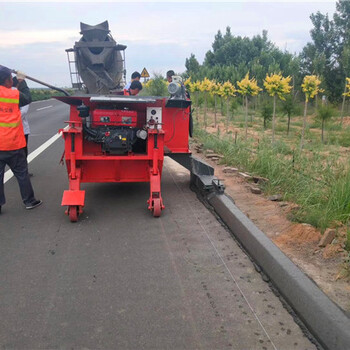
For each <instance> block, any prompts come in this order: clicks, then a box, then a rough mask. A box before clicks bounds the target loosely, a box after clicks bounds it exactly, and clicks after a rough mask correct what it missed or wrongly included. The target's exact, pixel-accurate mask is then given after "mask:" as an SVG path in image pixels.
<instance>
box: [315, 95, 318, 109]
mask: <svg viewBox="0 0 350 350" xmlns="http://www.w3.org/2000/svg"><path fill="white" fill-rule="evenodd" d="M315 100H316V101H315V102H316V106H315V107H316V111H317V108H318V94H317V95H316V98H315Z"/></svg>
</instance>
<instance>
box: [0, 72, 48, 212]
mask: <svg viewBox="0 0 350 350" xmlns="http://www.w3.org/2000/svg"><path fill="white" fill-rule="evenodd" d="M11 73H12V72H11V70H10V69H8V68H7V67H4V66H0V214H1V207H2V206H3V205H4V204H5V202H6V199H5V194H4V173H5V167H6V165H8V166H9V168H10V169H11V170H12V172H13V174H14V175H15V177H16V179H17V181H18V184H19V188H20V192H21V196H22V200H23V203H24V205H25V207H26V209H33V208H36V207H37V206H39V205H40V204H42V201H41V200H37V199H36V198H35V196H34V191H33V187H32V184H31V182H30V179H29V174H28V163H27V157H26V154H25V147H26V140H25V137H24V132H23V125H22V118H21V112H20V109H19V107H22V106H24V105H27V104H29V103H30V102H31V95H30V91H29V88H28V86H27V84H26V82H25V80H24V78H25V76H24V74H23V73H19V72H18V73H17V79H18V85H17V89H12V85H13V79H12V74H11Z"/></svg>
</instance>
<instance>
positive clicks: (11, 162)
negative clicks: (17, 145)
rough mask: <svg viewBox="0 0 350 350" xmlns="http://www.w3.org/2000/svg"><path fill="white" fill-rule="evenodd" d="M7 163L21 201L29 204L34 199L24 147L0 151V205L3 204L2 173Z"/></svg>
mask: <svg viewBox="0 0 350 350" xmlns="http://www.w3.org/2000/svg"><path fill="white" fill-rule="evenodd" d="M6 165H8V166H9V167H10V169H11V170H12V172H13V174H14V175H15V177H16V178H17V181H18V185H19V189H20V191H21V196H22V200H23V203H24V204H25V205H28V204H31V203H33V202H34V201H35V197H34V191H33V187H32V184H31V182H30V179H29V175H28V163H27V157H26V153H25V149H24V148H21V149H18V150H15V151H0V206H1V205H4V204H5V202H6V200H5V194H4V173H5V166H6Z"/></svg>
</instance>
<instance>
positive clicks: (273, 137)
mask: <svg viewBox="0 0 350 350" xmlns="http://www.w3.org/2000/svg"><path fill="white" fill-rule="evenodd" d="M275 121H276V95H274V96H273V113H272V143H275Z"/></svg>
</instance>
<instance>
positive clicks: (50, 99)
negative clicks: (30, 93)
mask: <svg viewBox="0 0 350 350" xmlns="http://www.w3.org/2000/svg"><path fill="white" fill-rule="evenodd" d="M53 100H54V99H53V98H49V99H47V100H39V101H33V102H31V103H30V104H33V103H40V102H48V101H53Z"/></svg>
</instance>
